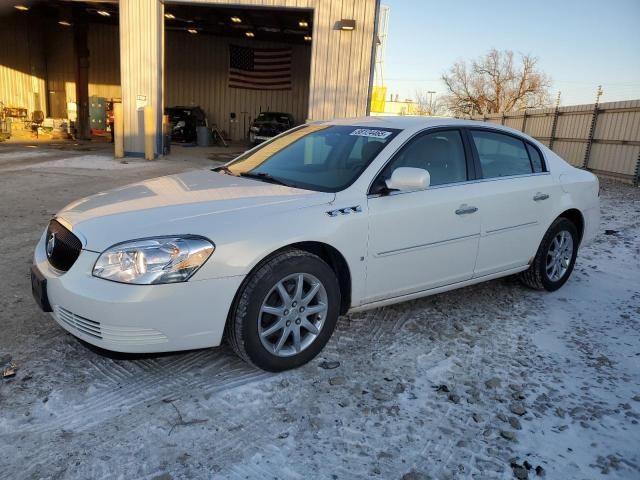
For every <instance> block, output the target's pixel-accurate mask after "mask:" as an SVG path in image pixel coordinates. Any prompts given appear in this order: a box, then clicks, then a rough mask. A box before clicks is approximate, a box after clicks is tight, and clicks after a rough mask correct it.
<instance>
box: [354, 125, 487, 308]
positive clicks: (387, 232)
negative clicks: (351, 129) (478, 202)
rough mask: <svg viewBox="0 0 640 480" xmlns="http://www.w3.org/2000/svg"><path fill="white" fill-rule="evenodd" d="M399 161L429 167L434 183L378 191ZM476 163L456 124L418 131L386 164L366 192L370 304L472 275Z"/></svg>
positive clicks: (400, 164) (477, 222) (476, 234)
mask: <svg viewBox="0 0 640 480" xmlns="http://www.w3.org/2000/svg"><path fill="white" fill-rule="evenodd" d="M398 167H415V168H423V169H426V170H427V171H428V172H429V174H430V177H431V182H430V186H429V187H428V188H427V189H426V190H422V191H412V192H390V193H387V194H379V193H375V192H377V191H379V190H380V186H382V185H384V184H385V183H384V182H385V180H386V179H388V178H390V177H391V174H392V172H393V171H394V170H395V169H396V168H398ZM473 168H474V167H473V164H472V162H471V157H470V151H469V145H468V142H467V140H466V139H465V138H464V136H463V134H462V131H461V130H458V129H440V130H436V131H434V130H428V131H426V132H423V133H421V134H418V135H417V136H416V137H414V138H413V139H412V140H410V141H409V142H408V143H407V144H405V146H404V147H403V148H402V149H401V150H400V151H399V152H398V153H397V154H396V155H395V156H394V157H393V158H392V159H391V160H390V161H389V162H388V163H387V165H386V166H385V167H384V169H383V170H382V172H381V173H380V174H379V175H378V176H377V177H376V180H374V182H373V184H372V189H371V192H370V195H369V197H368V216H369V217H368V219H369V245H368V259H367V281H366V300H365V302H372V301H376V300H381V299H386V298H392V297H397V296H402V295H407V294H411V293H415V292H419V291H422V290H428V289H431V288H436V287H439V286H443V285H447V284H452V283H456V282H461V281H464V280H468V279H470V278H471V277H472V275H473V267H474V264H475V260H476V254H477V250H478V241H479V236H480V226H481V224H480V216H479V215H478V214H477V212H476V207H474V206H473V203H474V201H475V200H474V199H473V198H472V197H470V196H469V194H468V188H467V187H468V184H466V183H465V182H466V181H467V180H468V179H469V178H470V175H473V173H472V169H473Z"/></svg>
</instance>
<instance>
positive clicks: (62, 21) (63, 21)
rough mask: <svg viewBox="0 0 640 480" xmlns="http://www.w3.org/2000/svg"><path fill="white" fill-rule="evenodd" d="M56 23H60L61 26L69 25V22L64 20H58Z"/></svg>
mask: <svg viewBox="0 0 640 480" xmlns="http://www.w3.org/2000/svg"><path fill="white" fill-rule="evenodd" d="M58 25H62V26H63V27H70V26H71V24H70V23H69V22H67V21H66V20H60V21H59V22H58Z"/></svg>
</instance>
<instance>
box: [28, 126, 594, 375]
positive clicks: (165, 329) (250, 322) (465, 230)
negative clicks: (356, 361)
mask: <svg viewBox="0 0 640 480" xmlns="http://www.w3.org/2000/svg"><path fill="white" fill-rule="evenodd" d="M598 197H599V186H598V180H597V178H596V177H595V176H594V175H592V174H591V173H589V172H587V171H584V170H579V169H576V168H573V167H572V166H570V165H569V164H567V163H566V162H565V161H564V160H562V159H561V158H560V157H558V156H557V155H556V154H555V153H553V152H552V151H551V150H549V149H548V148H547V147H545V146H544V145H542V144H541V143H539V142H538V141H536V140H534V139H533V138H531V137H528V136H526V135H524V134H522V133H520V132H517V131H515V130H511V129H508V128H504V127H500V126H495V125H491V124H484V123H478V122H473V121H461V120H449V119H424V118H410V117H395V118H384V117H377V118H361V119H355V120H343V121H332V122H320V123H312V124H307V125H303V126H301V127H298V128H295V129H293V130H290V131H288V132H286V133H284V134H282V135H280V136H278V137H276V138H274V139H272V140H270V141H269V142H266V143H264V144H262V145H260V146H258V147H256V148H254V149H252V150H250V151H248V152H246V153H244V154H243V155H241V156H240V157H238V158H237V159H235V160H233V161H231V162H230V163H228V164H227V165H225V166H222V167H218V168H215V169H213V171H210V170H205V171H192V172H188V173H184V174H180V175H173V176H168V177H161V178H156V179H152V180H147V181H144V182H140V183H136V184H133V185H129V186H126V187H123V188H119V189H116V190H111V191H108V192H104V193H99V194H97V195H94V196H91V197H88V198H85V199H82V200H79V201H77V202H75V203H72V204H71V205H69V206H67V207H66V208H64V209H63V210H62V211H61V212H60V213H59V214H58V215H57V216H56V218H55V219H53V220H52V221H51V222H50V223H49V225H48V227H47V229H46V231H45V232H44V233H43V235H42V238H41V240H40V242H39V243H38V245H37V247H36V250H35V257H34V266H33V268H32V289H33V294H34V296H35V298H36V300H37V302H38V303H39V305H40V306H41V307H42V308H43V309H44V310H45V311H49V312H51V314H52V316H53V318H54V319H55V320H56V321H57V322H58V323H59V324H60V325H61V326H62V327H63V328H65V329H66V330H68V331H69V332H70V333H72V334H73V335H75V336H77V337H79V338H81V339H82V340H84V341H86V342H89V343H91V344H94V345H97V346H99V347H102V348H105V349H108V350H114V351H120V352H160V351H171V350H186V349H194V348H203V347H213V346H217V345H219V344H220V343H221V342H222V341H223V339H224V338H226V339H227V341H228V342H229V343H230V344H231V346H232V347H233V348H234V350H235V351H236V352H237V353H238V355H239V356H240V357H242V358H243V359H245V360H246V361H248V362H251V363H253V364H255V365H257V366H259V367H261V368H263V369H266V370H271V371H279V370H284V369H288V368H293V367H297V366H299V365H302V364H304V363H305V362H308V361H309V360H311V359H312V358H313V357H314V356H316V355H317V354H318V352H320V350H321V349H322V348H323V346H324V345H325V344H326V343H327V341H328V340H329V338H330V336H331V334H332V332H333V330H334V328H335V326H336V322H337V320H338V317H339V316H340V315H342V314H346V313H347V312H354V311H359V310H365V309H370V308H375V307H380V306H383V305H389V304H392V303H396V302H402V301H406V300H411V299H414V298H418V297H423V296H426V295H432V294H435V293H438V292H443V291H445V290H451V289H454V288H459V287H464V286H466V285H471V284H474V283H478V282H483V281H486V280H490V279H493V278H497V277H503V276H505V275H512V274H519V276H520V278H521V279H522V280H523V282H524V283H525V284H526V285H528V286H530V287H533V288H537V289H541V290H542V289H544V290H549V291H553V290H556V289H558V288H560V287H561V286H562V285H563V284H564V283H565V282H566V281H567V280H568V278H569V276H570V275H571V272H572V270H573V266H574V263H575V260H576V254H577V253H578V247H579V246H580V245H581V244H584V243H585V242H587V241H588V240H590V239H591V238H592V237H594V235H595V233H596V230H597V228H598V220H599V198H598Z"/></svg>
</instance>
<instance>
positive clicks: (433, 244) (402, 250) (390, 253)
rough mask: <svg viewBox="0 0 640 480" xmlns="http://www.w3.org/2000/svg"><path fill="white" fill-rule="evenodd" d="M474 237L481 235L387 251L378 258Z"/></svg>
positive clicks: (377, 254) (476, 234)
mask: <svg viewBox="0 0 640 480" xmlns="http://www.w3.org/2000/svg"><path fill="white" fill-rule="evenodd" d="M474 237H480V234H479V233H472V234H471V235H462V236H460V237H453V238H448V239H446V240H438V241H437V242H429V243H421V244H420V245H413V246H411V247H402V248H396V249H394V250H387V251H384V252H378V253H376V255H375V256H376V257H386V256H389V255H395V254H398V253H405V252H408V251H415V250H420V249H422V248H429V247H437V246H440V245H444V244H448V243H454V242H458V241H460V240H466V239H469V238H474Z"/></svg>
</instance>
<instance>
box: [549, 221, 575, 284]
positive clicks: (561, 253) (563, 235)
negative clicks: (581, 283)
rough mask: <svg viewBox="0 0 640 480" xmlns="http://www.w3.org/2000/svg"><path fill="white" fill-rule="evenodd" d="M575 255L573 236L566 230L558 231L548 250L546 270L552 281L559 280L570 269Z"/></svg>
mask: <svg viewBox="0 0 640 480" xmlns="http://www.w3.org/2000/svg"><path fill="white" fill-rule="evenodd" d="M572 257H573V237H572V236H571V234H570V233H569V232H567V231H566V230H562V231H560V232H558V234H557V235H556V236H555V237H554V238H553V241H552V242H551V245H549V250H548V251H547V262H546V272H547V277H548V278H549V280H551V281H552V282H557V281H559V280H560V279H562V277H564V276H565V275H566V273H567V271H568V270H569V265H570V264H571V258H572Z"/></svg>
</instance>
